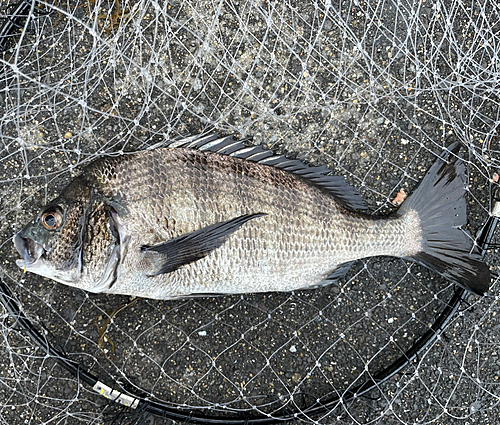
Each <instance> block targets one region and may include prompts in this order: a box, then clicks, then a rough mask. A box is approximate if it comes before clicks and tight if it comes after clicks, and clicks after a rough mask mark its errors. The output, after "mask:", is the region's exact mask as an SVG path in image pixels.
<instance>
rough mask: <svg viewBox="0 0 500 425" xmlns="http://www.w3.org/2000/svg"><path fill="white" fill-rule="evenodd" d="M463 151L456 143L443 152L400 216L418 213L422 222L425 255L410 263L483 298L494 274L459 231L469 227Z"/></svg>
mask: <svg viewBox="0 0 500 425" xmlns="http://www.w3.org/2000/svg"><path fill="white" fill-rule="evenodd" d="M459 149H460V144H459V143H454V144H452V145H451V146H450V147H449V148H448V149H447V150H446V151H444V152H443V154H442V155H441V159H438V160H437V161H436V162H435V163H434V165H433V166H432V167H431V169H430V170H429V171H428V172H427V175H426V176H425V178H424V179H423V180H422V182H421V183H420V185H419V186H418V187H417V189H416V190H415V192H414V193H413V194H412V195H411V197H409V198H408V199H407V200H406V201H405V202H403V205H402V206H401V208H400V209H399V210H398V212H397V214H398V215H404V214H405V212H406V211H409V210H414V211H416V212H417V213H418V215H419V218H420V224H421V226H422V232H423V242H422V245H423V251H421V252H419V253H418V254H415V255H413V256H412V257H409V259H410V260H412V261H416V262H417V263H420V264H422V265H424V266H426V267H428V268H430V269H431V270H434V271H436V272H438V273H439V274H441V275H443V276H444V277H446V278H448V279H451V280H453V281H454V282H456V283H458V284H459V285H460V286H462V287H464V288H465V289H468V290H469V291H472V292H474V293H476V294H479V295H482V294H484V293H485V292H486V291H488V288H489V285H490V281H491V277H490V270H489V268H488V266H487V265H486V264H485V263H484V262H483V261H481V257H480V256H479V255H478V254H477V253H474V252H473V240H472V238H471V237H470V236H469V235H468V234H467V233H465V232H464V231H463V230H462V229H460V228H459V226H462V225H465V224H466V223H467V210H466V201H465V192H466V181H465V166H464V164H463V162H462V161H461V159H460V158H458V157H457V155H458V151H459ZM471 252H472V253H471Z"/></svg>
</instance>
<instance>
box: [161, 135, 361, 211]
mask: <svg viewBox="0 0 500 425" xmlns="http://www.w3.org/2000/svg"><path fill="white" fill-rule="evenodd" d="M244 142H245V140H243V141H238V140H235V139H234V137H233V136H222V135H221V134H220V133H212V134H208V135H202V136H189V137H186V138H184V139H180V140H174V141H172V142H170V143H169V144H168V146H169V147H174V148H188V149H196V150H200V151H205V152H213V153H218V154H221V155H228V156H234V157H236V158H241V159H245V160H247V161H252V162H256V163H258V164H262V165H269V166H272V167H275V168H279V169H280V170H285V171H288V172H290V173H293V174H296V175H298V176H300V177H301V178H303V179H305V180H308V181H309V182H311V183H313V184H314V185H316V186H318V187H320V188H323V189H326V190H327V191H328V192H329V193H330V194H331V195H332V196H333V197H334V198H335V200H336V201H337V202H338V203H340V204H341V205H342V206H344V207H345V208H347V209H349V210H351V211H356V210H367V209H368V205H367V204H366V202H365V200H364V199H363V198H362V197H361V195H359V193H357V192H356V191H355V190H354V188H353V187H352V186H351V185H350V184H349V183H348V182H347V181H346V179H345V178H344V177H342V176H329V175H326V174H325V173H327V172H329V171H330V170H329V169H328V168H327V167H325V166H321V167H312V166H309V165H306V164H304V163H303V162H302V161H300V160H298V159H289V158H287V157H285V156H283V155H276V154H275V153H273V152H271V151H268V150H265V149H263V148H262V147H261V146H248V145H246V144H245V143H244Z"/></svg>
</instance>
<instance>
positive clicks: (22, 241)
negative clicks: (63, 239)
mask: <svg viewBox="0 0 500 425" xmlns="http://www.w3.org/2000/svg"><path fill="white" fill-rule="evenodd" d="M14 246H15V247H16V250H17V252H18V253H19V255H21V256H22V257H23V259H22V260H16V264H17V265H18V266H19V267H21V268H24V267H29V266H32V265H33V264H35V263H36V262H37V261H38V260H39V259H40V257H41V256H42V255H43V254H45V249H44V248H43V246H42V245H40V244H39V243H38V242H35V241H34V240H33V239H30V238H23V237H22V236H21V235H20V234H19V233H18V234H16V235H15V236H14Z"/></svg>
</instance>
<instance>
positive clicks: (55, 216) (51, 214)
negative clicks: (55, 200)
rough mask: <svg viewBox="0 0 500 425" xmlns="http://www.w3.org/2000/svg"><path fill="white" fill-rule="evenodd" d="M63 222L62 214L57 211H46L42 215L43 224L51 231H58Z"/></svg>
mask: <svg viewBox="0 0 500 425" xmlns="http://www.w3.org/2000/svg"><path fill="white" fill-rule="evenodd" d="M62 221H63V217H62V214H61V213H60V212H59V211H57V210H50V211H46V212H44V213H43V214H42V223H43V225H44V226H45V227H46V228H47V229H49V230H54V229H57V228H58V227H59V226H60V225H61V224H62Z"/></svg>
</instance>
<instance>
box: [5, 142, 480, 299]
mask: <svg viewBox="0 0 500 425" xmlns="http://www.w3.org/2000/svg"><path fill="white" fill-rule="evenodd" d="M194 140H195V141H196V148H195V149H193V148H189V147H185V146H190V144H191V145H192V144H193V143H192V142H191V139H190V140H188V141H187V142H183V143H180V145H181V147H174V148H163V149H156V150H149V151H144V152H140V153H137V154H130V155H122V156H120V157H109V158H101V159H99V160H98V161H96V162H94V163H93V164H91V165H90V166H89V167H87V168H86V169H85V170H84V172H83V173H82V174H81V175H80V176H79V177H77V178H76V179H75V180H74V181H73V182H72V183H71V184H70V185H69V186H68V187H67V188H66V189H64V190H63V191H62V193H61V194H60V196H59V197H58V198H57V199H55V200H54V201H53V202H51V203H50V204H49V205H48V206H47V207H45V208H44V209H42V211H41V213H40V214H39V215H38V216H37V217H36V218H35V219H34V220H33V222H31V223H30V224H28V225H27V226H26V227H25V228H24V229H23V230H22V231H21V232H19V233H18V234H17V235H16V236H15V238H14V242H15V244H16V248H17V249H18V251H19V252H20V254H21V255H22V256H23V257H24V260H19V261H18V265H19V266H20V267H25V266H26V269H27V270H28V271H32V272H34V273H37V274H40V275H43V276H46V277H49V278H52V279H54V280H57V281H59V282H61V283H65V284H68V285H71V286H76V287H79V288H81V289H85V290H87V291H91V292H107V293H115V294H129V295H136V296H140V297H147V298H156V299H171V298H179V297H185V296H189V295H195V294H235V293H248V292H269V291H291V290H295V289H302V288H308V287H314V286H316V285H320V284H323V282H325V280H327V279H328V277H329V276H330V275H331V274H332V272H334V271H335V269H336V268H338V267H339V266H341V265H344V264H346V263H349V262H352V261H354V260H357V259H360V258H365V257H371V256H376V255H389V256H397V257H404V258H409V259H413V260H415V261H419V262H421V263H423V264H424V265H427V266H428V267H431V268H433V269H435V270H436V271H437V272H439V273H441V274H444V275H445V276H448V277H450V276H451V277H452V278H454V279H455V280H458V281H459V283H462V284H463V285H464V286H466V287H468V288H469V289H472V290H474V291H475V292H480V293H482V292H484V290H485V289H484V287H485V285H486V287H487V283H485V279H488V278H489V275H488V276H483V275H485V274H486V273H487V272H486V271H485V267H486V266H484V265H483V263H481V262H480V261H479V260H478V259H477V258H476V257H474V256H473V255H472V256H471V255H469V254H468V253H467V254H464V253H463V252H461V251H460V252H461V253H460V256H459V257H460V258H459V260H460V261H462V262H463V263H464V264H465V266H464V267H462V268H464V270H465V271H463V270H462V275H461V276H459V277H462V278H463V279H465V278H466V280H467V281H466V282H464V281H462V282H460V279H457V277H456V276H455V275H454V274H453V273H452V272H450V270H449V269H450V267H449V266H450V265H449V264H445V265H444V266H443V264H438V263H439V262H440V261H441V263H442V259H441V258H440V257H439V255H435V252H434V251H436V249H438V251H439V249H440V248H442V247H441V245H443V244H445V245H446V246H445V248H446V249H448V245H451V246H452V245H453V243H451V244H450V241H447V240H445V241H444V242H442V243H441V245H439V244H438V245H439V246H438V247H437V248H436V247H433V246H432V243H433V242H432V239H429V238H427V233H428V232H427V227H428V226H427V225H426V223H427V222H429V223H431V222H432V223H434V224H433V225H434V227H435V226H436V220H435V219H433V218H432V217H427V216H426V213H425V212H423V211H419V208H420V207H419V205H421V204H422V202H421V201H418V199H417V202H412V201H410V200H411V199H412V198H413V197H411V198H410V200H407V201H406V202H405V204H404V207H402V208H401V209H400V211H399V212H398V213H396V214H392V215H390V216H388V217H385V218H381V217H373V216H370V215H368V214H366V213H364V212H361V211H356V212H354V211H352V210H354V209H356V208H363V207H364V206H363V202H362V200H361V198H359V195H357V194H355V192H354V191H353V189H352V188H351V187H350V186H348V185H347V184H346V183H345V182H344V181H343V180H342V179H339V178H337V180H335V178H328V177H326V176H323V174H322V173H321V172H317V171H316V170H315V169H313V168H311V167H307V166H301V165H298V162H297V161H291V162H290V164H291V165H290V167H289V168H293V169H294V171H293V172H290V171H287V170H286V168H287V167H286V164H284V163H283V161H285V162H286V160H285V159H281V160H280V159H276V158H278V157H270V160H268V161H267V162H268V163H269V162H271V163H272V162H273V161H274V162H276V161H277V162H278V163H279V164H280V165H279V166H272V165H267V164H266V160H265V159H264V160H259V155H253V156H252V155H250V154H251V151H250V152H249V154H248V155H247V154H245V152H246V151H245V149H246V150H247V151H248V150H249V149H250V148H246V147H245V146H243V145H239V144H237V143H236V142H234V141H233V140H232V139H230V140H229V142H228V139H216V138H214V137H208V138H206V140H204V139H194ZM200 141H201V143H200ZM233 142H234V143H233ZM231 143H233V145H232V146H233V154H232V156H231V155H227V154H224V153H221V151H224V148H227V146H228V145H229V146H231ZM178 145H179V143H178ZM259 152H260V151H259ZM260 155H261V156H264V157H266V155H263V154H262V153H260ZM252 158H254V159H252ZM267 158H269V156H268V157H267ZM280 161H281V162H280ZM438 165H439V164H438ZM280 167H281V168H280ZM457 167H460V162H457V161H451V162H450V165H449V167H448V168H449V169H448V170H447V172H446V174H443V175H445V176H451V175H452V174H453V175H454V177H449V178H450V182H449V183H448V186H450V184H451V186H452V187H450V189H452V190H455V191H456V187H455V186H457V185H458V186H460V185H461V186H464V185H463V176H461V175H460V174H461V173H459V172H458V173H457ZM441 168H443V166H441ZM434 174H436V172H434ZM462 174H463V173H462ZM434 177H436V176H434ZM432 178H433V176H432V175H431V176H429V177H428V182H429V184H434V183H435V182H433V181H431V180H432ZM424 182H425V180H424ZM454 182H455V183H454ZM424 186H425V185H424ZM433 187H434V189H435V191H437V192H440V191H441V190H445V189H444V188H441V186H440V183H439V182H438V183H436V184H434V186H433ZM426 196H429V195H426ZM452 198H453V199H452V200H451V201H450V202H452V203H454V204H457V205H459V206H460V208H461V209H462V210H464V211H463V212H461V216H464V217H465V207H464V205H465V201H464V199H463V193H462V194H458V195H457V194H455V195H453V196H452ZM455 198H456V199H455ZM438 203H439V202H438ZM439 208H441V207H439ZM448 208H449V205H448ZM421 209H422V208H421ZM464 217H458V218H457V217H456V216H455V217H454V218H453V217H452V218H449V220H448V221H449V223H446V226H448V227H453V228H456V227H457V226H460V225H462V224H464V223H462V222H463V220H464ZM438 224H440V222H438ZM431 230H432V231H433V232H434V231H435V230H436V229H435V228H434V229H431ZM455 230H456V229H455ZM447 238H448V239H449V237H448V236H447ZM457 238H459V239H460V243H461V244H462V245H463V244H465V245H467V244H468V245H470V246H472V244H471V242H470V241H469V242H467V241H466V240H464V239H463V238H462V237H459V236H457ZM428 239H429V240H430V241H431V242H429V240H428ZM445 239H446V238H445ZM429 244H431V245H429ZM465 245H464V246H465ZM470 246H469V247H467V246H465V248H470ZM462 248H464V247H463V246H462ZM452 249H455V248H452ZM433 250H434V251H433ZM455 251H456V249H455ZM429 252H430V254H429ZM457 252H458V251H457ZM445 254H446V253H445ZM429 256H430V259H429V258H428V257H429ZM434 260H435V261H434ZM438 260H439V261H438ZM460 261H459V262H460ZM483 266H484V267H483ZM450 273H451V274H450ZM468 273H469V274H470V273H472V276H471V278H469V276H468ZM466 275H467V276H466ZM464 276H465V277H464ZM478 278H481V279H479V280H480V281H481V282H480V284H481V286H480V287H479V286H478V287H476V286H477V285H476V286H473V285H471V283H470V281H472V280H474V279H476V280H478ZM463 279H462V280H463Z"/></svg>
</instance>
